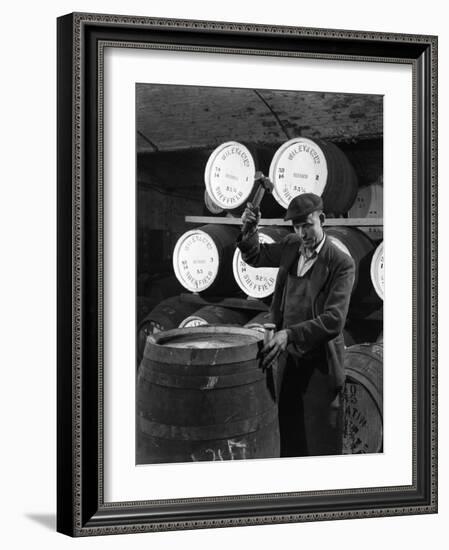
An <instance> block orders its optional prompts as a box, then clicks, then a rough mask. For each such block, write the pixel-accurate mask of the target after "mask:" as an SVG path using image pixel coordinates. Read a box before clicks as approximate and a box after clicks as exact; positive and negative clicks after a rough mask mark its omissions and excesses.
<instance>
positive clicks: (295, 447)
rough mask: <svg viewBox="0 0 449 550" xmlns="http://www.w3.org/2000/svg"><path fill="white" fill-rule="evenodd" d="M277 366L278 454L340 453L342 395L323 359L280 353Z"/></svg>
mask: <svg viewBox="0 0 449 550" xmlns="http://www.w3.org/2000/svg"><path fill="white" fill-rule="evenodd" d="M278 368H279V373H278V376H279V378H278V380H279V381H280V395H279V428H280V436H281V456H290V457H292V456H320V455H335V454H341V453H342V444H343V396H342V394H341V392H337V391H336V390H335V385H334V383H333V380H332V378H331V377H330V376H329V373H328V369H327V364H326V362H325V361H323V360H321V361H320V360H319V359H301V358H299V357H297V356H295V355H292V354H289V353H284V354H283V355H282V356H281V357H280V361H279V366H278Z"/></svg>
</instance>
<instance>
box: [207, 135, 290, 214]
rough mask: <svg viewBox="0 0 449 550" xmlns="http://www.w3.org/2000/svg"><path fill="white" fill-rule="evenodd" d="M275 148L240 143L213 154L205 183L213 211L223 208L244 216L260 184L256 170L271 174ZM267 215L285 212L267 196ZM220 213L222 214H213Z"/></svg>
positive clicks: (264, 209)
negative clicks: (270, 168)
mask: <svg viewBox="0 0 449 550" xmlns="http://www.w3.org/2000/svg"><path fill="white" fill-rule="evenodd" d="M272 155H273V148H270V147H259V146H258V147H256V146H254V145H249V144H243V143H239V142H237V141H227V142H225V143H222V144H221V145H219V146H218V147H217V148H216V149H214V150H213V151H212V153H211V154H210V156H209V159H208V161H207V163H206V168H205V171H204V182H205V185H206V193H207V195H205V203H206V207H207V208H209V206H208V201H210V202H212V204H213V207H212V210H211V212H213V210H214V209H215V210H216V209H218V208H221V209H222V210H225V211H227V212H230V213H231V214H234V215H240V214H241V213H242V212H243V210H244V208H245V206H246V203H247V202H251V201H252V198H253V196H254V193H255V192H256V190H257V187H258V185H257V184H256V185H255V184H254V177H255V175H256V171H261V172H262V173H263V174H265V175H267V174H268V169H269V165H270V161H271V157H272ZM261 211H262V212H263V213H264V216H276V215H281V213H283V209H282V208H279V205H278V204H277V203H276V201H275V200H274V199H273V197H272V196H271V194H269V193H266V194H265V196H264V198H263V199H262V204H261ZM213 213H218V212H213Z"/></svg>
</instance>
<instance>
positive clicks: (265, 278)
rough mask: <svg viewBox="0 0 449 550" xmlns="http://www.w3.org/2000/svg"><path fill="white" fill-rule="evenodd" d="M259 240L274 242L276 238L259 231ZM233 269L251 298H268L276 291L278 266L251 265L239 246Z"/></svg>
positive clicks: (244, 290) (235, 253)
mask: <svg viewBox="0 0 449 550" xmlns="http://www.w3.org/2000/svg"><path fill="white" fill-rule="evenodd" d="M259 242H261V243H268V244H270V243H273V242H274V240H273V239H272V238H271V237H269V236H268V235H265V234H264V233H262V232H259ZM232 271H233V273H234V278H235V280H236V282H237V284H238V285H239V287H240V288H241V289H242V290H243V292H245V294H247V295H248V296H250V297H251V298H266V297H267V296H271V294H273V292H274V285H275V283H276V277H277V274H278V271H279V269H278V268H277V267H251V266H250V265H248V264H247V263H246V262H244V261H243V259H242V253H241V252H240V250H239V249H238V248H237V249H236V250H235V252H234V257H233V260H232Z"/></svg>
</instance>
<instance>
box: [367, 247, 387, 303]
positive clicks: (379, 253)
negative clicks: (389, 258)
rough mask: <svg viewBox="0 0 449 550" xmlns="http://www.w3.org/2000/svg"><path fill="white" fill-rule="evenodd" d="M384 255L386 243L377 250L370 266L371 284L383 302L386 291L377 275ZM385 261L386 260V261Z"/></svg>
mask: <svg viewBox="0 0 449 550" xmlns="http://www.w3.org/2000/svg"><path fill="white" fill-rule="evenodd" d="M383 255H384V242H383V241H382V242H381V243H380V244H379V245H378V246H377V248H376V250H375V252H374V255H373V257H372V259H371V266H370V276H371V282H372V283H373V287H374V290H375V291H376V294H377V295H378V296H379V298H380V299H381V300H382V301H383V299H384V289H383V288H382V287H381V285H380V283H379V281H378V279H377V276H376V273H377V272H378V269H379V261H380V257H381V256H383ZM384 261H385V260H384Z"/></svg>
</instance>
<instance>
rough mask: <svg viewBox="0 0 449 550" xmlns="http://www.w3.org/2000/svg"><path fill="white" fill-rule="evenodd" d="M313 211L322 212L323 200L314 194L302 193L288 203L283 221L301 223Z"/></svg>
mask: <svg viewBox="0 0 449 550" xmlns="http://www.w3.org/2000/svg"><path fill="white" fill-rule="evenodd" d="M315 210H323V199H322V198H321V197H320V196H318V195H315V193H303V194H302V195H297V196H296V197H295V198H294V199H292V200H291V201H290V204H289V205H288V208H287V213H286V214H285V218H284V220H285V221H287V220H292V221H293V222H298V223H301V222H302V221H304V220H305V219H306V218H307V216H308V215H309V214H310V213H311V212H315Z"/></svg>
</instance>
